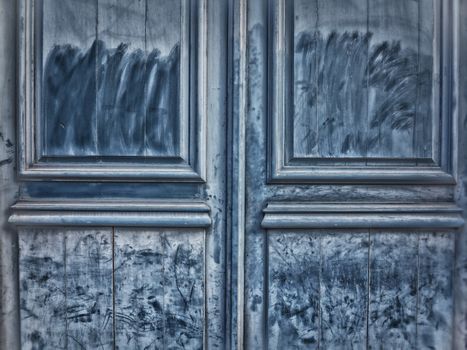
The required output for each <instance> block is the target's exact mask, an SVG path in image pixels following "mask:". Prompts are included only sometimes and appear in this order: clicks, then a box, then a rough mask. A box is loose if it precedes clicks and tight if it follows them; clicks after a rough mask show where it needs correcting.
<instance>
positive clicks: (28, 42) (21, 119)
mask: <svg viewBox="0 0 467 350" xmlns="http://www.w3.org/2000/svg"><path fill="white" fill-rule="evenodd" d="M41 3H42V1H40V0H20V1H19V2H18V53H19V55H18V64H17V76H18V100H17V103H18V174H19V177H20V179H23V180H65V181H89V180H95V181H133V182H198V183H202V182H205V181H206V147H207V145H206V142H207V130H206V129H207V123H206V117H207V115H206V111H207V107H206V103H207V99H206V96H205V95H206V93H207V90H206V81H207V77H206V74H207V69H206V68H205V67H206V62H205V61H206V59H207V55H206V45H205V43H204V42H205V41H206V38H207V33H206V30H205V29H204V28H205V27H206V26H207V24H206V23H204V22H205V20H206V19H207V18H208V16H207V14H206V13H205V12H207V6H206V0H199V1H191V0H182V13H181V18H182V25H181V41H182V42H181V55H180V56H181V57H182V61H181V64H180V86H181V89H180V96H181V97H180V123H181V129H182V130H181V135H180V147H181V149H180V155H179V156H173V157H145V156H134V157H133V156H130V157H120V158H122V159H118V158H119V157H102V156H97V157H94V156H93V157H88V156H86V157H47V156H46V155H42V144H41V142H42V138H43V135H42V134H43V132H42V131H41V127H40V124H41V123H40V117H41V116H40V108H39V107H38V106H40V103H41V101H40V99H39V96H40V94H39V93H38V91H39V89H40V86H39V83H38V82H39V81H40V80H39V75H38V74H40V73H39V72H41V70H42V68H41V66H40V64H39V62H38V61H37V59H38V57H37V53H38V52H40V50H41V47H40V43H41V38H40V35H39V34H38V31H39V30H40V16H41V10H40V4H41ZM187 51H188V52H187Z"/></svg>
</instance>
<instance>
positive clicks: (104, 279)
mask: <svg viewBox="0 0 467 350" xmlns="http://www.w3.org/2000/svg"><path fill="white" fill-rule="evenodd" d="M65 236H66V297H67V338H68V346H67V348H68V349H75V348H76V349H83V348H86V349H88V348H89V349H112V347H113V317H112V314H113V310H112V308H113V306H112V232H111V230H110V229H107V230H92V229H87V230H79V229H70V230H67V231H66V233H65Z"/></svg>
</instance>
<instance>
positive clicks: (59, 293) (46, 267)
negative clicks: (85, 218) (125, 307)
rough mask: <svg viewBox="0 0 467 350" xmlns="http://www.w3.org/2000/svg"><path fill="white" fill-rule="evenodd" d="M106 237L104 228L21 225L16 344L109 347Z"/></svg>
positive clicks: (109, 260) (108, 238) (108, 251)
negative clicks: (30, 226) (55, 227)
mask: <svg viewBox="0 0 467 350" xmlns="http://www.w3.org/2000/svg"><path fill="white" fill-rule="evenodd" d="M111 238H112V237H111V232H110V230H101V231H96V230H79V229H67V230H47V229H43V230H34V229H23V230H22V231H21V233H20V256H19V271H20V302H21V344H22V345H21V346H22V348H25V349H29V348H31V349H82V348H99V349H110V348H112V344H113V330H112V324H113V316H112V314H113V312H112V245H111V242H112V241H111Z"/></svg>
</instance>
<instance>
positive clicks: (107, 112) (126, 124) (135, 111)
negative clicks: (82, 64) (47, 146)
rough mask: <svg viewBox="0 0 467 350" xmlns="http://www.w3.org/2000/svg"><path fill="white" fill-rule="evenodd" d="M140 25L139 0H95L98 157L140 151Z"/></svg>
mask: <svg viewBox="0 0 467 350" xmlns="http://www.w3.org/2000/svg"><path fill="white" fill-rule="evenodd" d="M145 25H146V3H145V1H139V0H99V1H98V32H97V36H98V39H99V45H100V47H99V57H98V95H97V99H98V115H99V120H98V127H97V130H98V135H97V138H98V148H99V154H100V155H104V156H135V155H142V154H143V152H144V119H145V118H144V114H145V112H144V89H145V66H146V54H145V51H144V50H145V48H146V27H145Z"/></svg>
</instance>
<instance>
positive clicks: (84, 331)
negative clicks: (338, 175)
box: [10, 0, 228, 349]
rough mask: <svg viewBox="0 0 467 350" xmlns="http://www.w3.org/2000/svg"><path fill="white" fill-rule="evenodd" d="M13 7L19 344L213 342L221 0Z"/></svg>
mask: <svg viewBox="0 0 467 350" xmlns="http://www.w3.org/2000/svg"><path fill="white" fill-rule="evenodd" d="M18 14H19V18H18V23H19V37H18V39H19V55H20V58H19V62H20V63H19V65H18V74H19V91H18V93H19V106H18V108H19V110H18V113H19V124H18V136H19V141H18V147H19V153H18V157H19V158H18V172H19V176H20V179H21V180H22V181H24V182H23V184H24V187H23V194H22V196H21V198H20V200H19V201H18V203H17V204H15V205H14V206H13V208H12V210H13V215H12V216H11V217H10V222H11V223H14V224H16V225H17V226H18V232H19V285H20V287H19V297H20V332H19V333H20V339H21V340H20V341H21V347H22V348H24V349H39V348H41V349H42V348H47V349H62V348H63V349H64V348H66V349H72V348H73V349H74V348H86V349H97V348H99V349H111V348H114V349H115V348H118V349H163V348H164V349H182V348H185V349H198V348H220V347H222V344H223V339H224V337H225V334H226V331H225V310H226V306H225V305H226V303H225V299H226V296H225V278H226V277H225V276H226V257H225V256H226V221H227V204H228V203H227V199H226V196H227V192H226V183H227V177H226V157H225V154H226V153H227V151H226V137H225V135H226V133H227V128H226V121H227V116H226V108H227V107H226V90H227V88H226V86H227V83H226V77H227V68H226V65H222V64H219V62H224V61H226V60H227V40H226V39H227V27H226V26H225V24H224V23H225V21H226V20H227V3H226V2H224V1H205V0H200V1H198V0H194V1H193V0H174V1H161V0H24V1H23V0H22V1H19V9H18Z"/></svg>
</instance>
